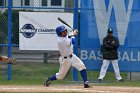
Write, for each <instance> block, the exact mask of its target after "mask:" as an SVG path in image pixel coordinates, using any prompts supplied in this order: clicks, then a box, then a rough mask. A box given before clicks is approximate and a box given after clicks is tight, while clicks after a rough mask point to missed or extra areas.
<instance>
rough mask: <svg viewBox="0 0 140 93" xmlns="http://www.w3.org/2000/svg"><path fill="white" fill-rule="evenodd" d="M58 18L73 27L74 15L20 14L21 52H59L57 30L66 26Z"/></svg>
mask: <svg viewBox="0 0 140 93" xmlns="http://www.w3.org/2000/svg"><path fill="white" fill-rule="evenodd" d="M58 17H60V18H63V19H64V20H65V21H66V22H67V23H68V24H70V25H71V26H72V27H73V14H72V13H54V12H49V13H45V12H20V13H19V47H20V50H58V46H57V35H56V32H55V29H56V27H57V26H61V25H64V24H63V23H61V22H60V21H58V19H57V18H58Z"/></svg>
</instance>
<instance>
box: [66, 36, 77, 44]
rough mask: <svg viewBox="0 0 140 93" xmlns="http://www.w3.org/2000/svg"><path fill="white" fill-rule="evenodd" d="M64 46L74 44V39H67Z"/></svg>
mask: <svg viewBox="0 0 140 93" xmlns="http://www.w3.org/2000/svg"><path fill="white" fill-rule="evenodd" d="M66 44H67V45H68V46H70V45H71V44H75V37H70V38H67V40H66Z"/></svg>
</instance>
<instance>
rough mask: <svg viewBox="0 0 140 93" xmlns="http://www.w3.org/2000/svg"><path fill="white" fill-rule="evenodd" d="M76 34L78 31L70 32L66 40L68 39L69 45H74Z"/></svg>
mask: <svg viewBox="0 0 140 93" xmlns="http://www.w3.org/2000/svg"><path fill="white" fill-rule="evenodd" d="M77 34H78V30H76V29H75V30H72V31H71V32H70V34H69V36H68V38H69V39H70V42H69V45H71V44H75V35H77Z"/></svg>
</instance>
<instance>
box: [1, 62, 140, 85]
mask: <svg viewBox="0 0 140 93" xmlns="http://www.w3.org/2000/svg"><path fill="white" fill-rule="evenodd" d="M58 70H59V64H45V63H16V64H13V65H12V80H9V81H8V80H7V64H0V85H43V83H44V81H45V80H46V78H48V77H49V76H51V75H53V74H55V73H56V72H58ZM87 74H88V79H89V81H90V82H95V81H96V80H97V78H98V76H99V71H87ZM121 76H122V77H123V79H124V80H125V82H124V83H118V82H117V81H116V78H115V76H114V72H107V74H106V77H105V78H104V81H105V82H107V83H101V84H96V83H95V84H94V83H93V85H95V86H96V85H99V86H104V85H107V86H112V85H113V86H140V81H128V80H127V73H126V72H125V73H124V72H123V73H121ZM78 78H79V81H80V82H79V81H78V82H74V81H73V79H72V68H71V69H70V71H69V72H68V74H67V75H66V77H65V78H64V79H63V80H58V81H54V82H52V83H53V84H77V83H78V84H81V83H82V78H81V76H80V73H78Z"/></svg>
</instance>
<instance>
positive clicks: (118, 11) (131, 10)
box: [80, 0, 140, 71]
mask: <svg viewBox="0 0 140 93" xmlns="http://www.w3.org/2000/svg"><path fill="white" fill-rule="evenodd" d="M80 7H81V9H82V10H81V11H80V18H81V20H80V54H81V59H82V61H83V62H84V63H85V65H86V67H87V69H92V70H100V68H101V64H102V55H101V54H100V48H101V45H102V41H103V38H104V37H105V36H106V35H107V29H108V28H112V29H113V34H114V35H115V36H116V37H117V38H118V39H119V43H120V47H119V50H118V52H119V55H118V56H119V66H120V70H121V71H140V18H139V16H140V0H81V4H80ZM109 69H110V70H112V67H109Z"/></svg>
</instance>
